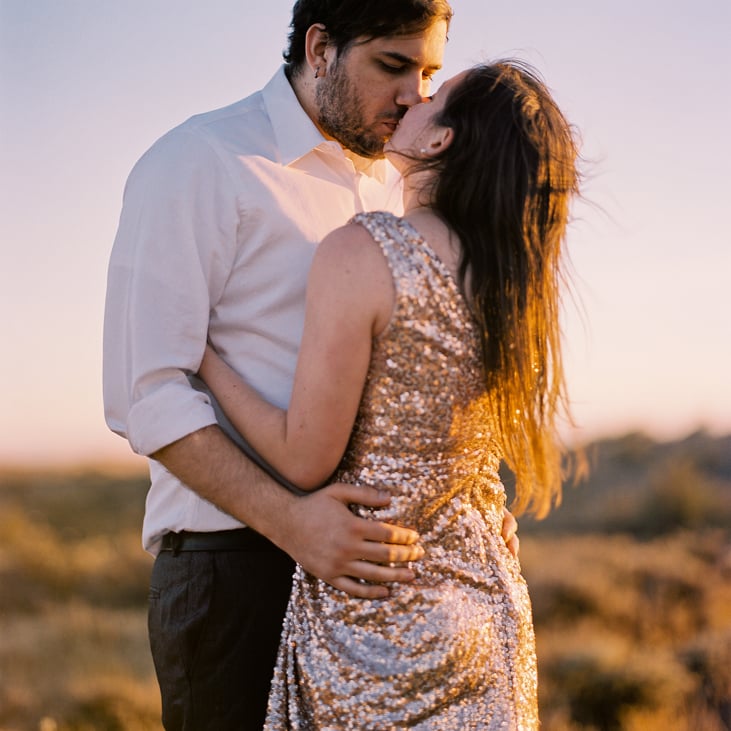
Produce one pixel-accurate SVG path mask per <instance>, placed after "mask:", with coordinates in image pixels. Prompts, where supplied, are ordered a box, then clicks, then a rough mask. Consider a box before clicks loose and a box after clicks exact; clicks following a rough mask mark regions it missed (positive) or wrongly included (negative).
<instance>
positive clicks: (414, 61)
mask: <svg viewBox="0 0 731 731" xmlns="http://www.w3.org/2000/svg"><path fill="white" fill-rule="evenodd" d="M381 54H382V55H383V56H388V57H389V58H390V59H392V60H393V61H398V62H399V63H402V64H404V65H406V66H419V65H420V63H419V59H418V58H413V57H412V56H405V55H404V54H403V53H399V52H398V51H381ZM426 68H428V69H429V70H430V71H439V69H440V68H442V64H440V63H433V64H430V65H429V66H427V67H426Z"/></svg>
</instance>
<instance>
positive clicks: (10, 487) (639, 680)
mask: <svg viewBox="0 0 731 731" xmlns="http://www.w3.org/2000/svg"><path fill="white" fill-rule="evenodd" d="M592 454H593V455H594V458H593V462H594V469H593V476H592V477H591V479H590V480H589V482H587V483H586V484H584V485H581V486H579V487H577V488H575V489H571V488H569V490H568V491H567V494H566V498H565V505H564V506H563V507H562V508H561V509H559V510H558V511H557V512H556V513H555V514H554V515H553V516H551V517H550V518H549V519H548V520H547V521H544V522H542V523H540V524H535V523H531V522H530V521H528V520H525V521H522V522H521V535H522V554H521V555H522V563H523V567H524V572H525V574H526V578H527V580H528V583H529V586H530V588H531V595H532V598H533V604H534V614H535V622H536V632H537V639H538V652H539V672H540V687H541V696H540V701H541V709H542V711H541V715H542V720H543V729H544V731H578V730H579V729H582V730H584V729H593V730H596V731H615V730H617V731H622V730H625V729H626V730H627V731H661V730H662V731H675V730H677V731H724V730H728V729H731V439H729V438H727V439H717V438H711V437H709V436H707V435H704V434H697V435H693V436H692V437H689V439H688V440H684V441H683V442H678V443H674V444H656V443H654V442H653V441H652V440H649V439H647V438H646V437H642V436H641V435H628V436H627V437H624V438H623V439H620V440H613V441H605V442H601V443H599V444H597V445H595V449H593V450H592ZM145 490H146V480H145V478H142V477H139V478H120V477H110V476H109V475H105V474H93V473H88V472H87V473H79V474H73V473H67V474H42V473H30V472H9V471H6V472H5V473H2V474H0V731H146V730H148V729H149V730H153V729H154V730H156V731H159V730H160V728H161V727H160V723H159V698H158V693H157V686H156V683H155V680H154V674H153V669H152V663H151V660H150V657H149V650H148V647H147V635H146V626H145V624H146V616H145V603H146V587H147V577H148V574H149V570H150V564H151V561H150V558H149V557H148V556H147V555H146V554H145V553H144V552H143V551H142V549H141V548H140V542H139V526H140V521H141V516H142V510H143V503H144V495H145Z"/></svg>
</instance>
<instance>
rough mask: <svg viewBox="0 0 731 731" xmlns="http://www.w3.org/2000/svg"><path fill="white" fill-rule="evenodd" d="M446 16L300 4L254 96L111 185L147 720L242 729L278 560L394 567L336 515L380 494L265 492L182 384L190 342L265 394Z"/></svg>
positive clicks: (393, 573)
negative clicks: (141, 491)
mask: <svg viewBox="0 0 731 731" xmlns="http://www.w3.org/2000/svg"><path fill="white" fill-rule="evenodd" d="M450 18H451V9H450V7H449V4H448V2H447V0H416V1H415V0H338V1H335V0H300V1H299V2H297V3H296V5H295V7H294V10H293V20H292V32H291V34H290V46H289V50H288V52H287V54H285V60H286V61H287V63H286V65H285V66H284V67H283V68H282V69H280V70H279V71H278V72H277V74H275V76H274V77H273V78H272V80H271V81H270V82H269V83H268V84H267V86H266V87H265V88H264V89H263V90H262V91H260V92H258V93H256V94H254V95H252V96H250V97H248V98H247V99H244V100H243V101H241V102H238V103H236V104H234V105H232V106H230V107H228V108H226V109H223V110H218V111H215V112H211V113H209V114H204V115H200V116H198V117H194V118H192V119H190V120H188V122H186V123H185V124H183V125H181V126H180V127H178V128H176V129H175V130H173V131H172V132H170V133H168V134H167V135H165V136H164V137H163V138H162V139H161V140H159V141H158V142H157V143H156V144H155V145H154V146H153V147H152V148H151V149H150V150H149V151H148V152H147V153H146V154H145V156H143V158H142V159H141V160H140V162H139V163H138V164H137V165H136V167H135V169H134V170H133V171H132V173H131V175H130V178H129V181H128V184H127V187H126V190H125V198H124V206H123V210H122V215H121V219H120V225H119V231H118V234H117V238H116V240H115V245H114V249H113V252H112V257H111V262H110V268H109V282H108V293H107V308H106V316H105V342H104V389H105V407H106V416H107V422H108V424H109V426H110V428H111V429H113V430H114V431H116V432H117V433H119V434H122V435H124V436H126V437H127V439H128V440H129V441H130V443H131V445H132V447H133V449H134V450H135V451H136V452H138V453H140V454H144V455H148V456H150V457H151V461H150V470H151V479H152V485H151V488H150V492H149V496H148V500H147V507H146V515H145V523H144V528H143V540H144V544H145V547H146V548H147V549H148V550H149V551H151V552H152V553H154V554H157V559H156V562H155V567H154V569H153V576H152V580H151V589H150V640H151V646H152V651H153V658H154V661H155V666H156V670H157V674H158V680H159V682H160V687H161V691H162V701H163V723H164V725H165V728H166V729H168V730H169V729H183V728H185V729H204V728H206V729H216V731H225V730H226V729H237V730H240V729H259V728H261V726H262V723H263V717H264V712H265V708H266V699H267V693H268V685H269V681H270V678H271V672H272V668H273V666H274V659H275V655H276V649H277V645H278V639H279V632H280V627H281V623H282V617H283V614H284V610H285V606H286V601H287V597H288V593H289V585H290V577H291V572H292V562H291V559H290V558H289V557H292V558H293V559H295V560H296V561H298V562H299V563H301V564H302V565H303V567H304V568H305V569H307V570H308V571H310V572H311V573H313V574H315V575H316V576H318V577H320V578H322V579H323V580H325V581H327V582H329V583H330V584H332V585H333V586H335V587H337V588H340V589H342V590H343V591H346V592H348V593H350V594H352V595H354V596H357V597H364V598H376V597H382V596H385V595H387V594H388V589H387V585H388V583H389V582H398V581H408V580H410V579H411V578H413V573H412V572H411V570H410V569H409V568H408V566H407V564H408V562H409V561H412V560H417V559H418V558H419V557H420V556H421V554H422V550H421V548H420V547H419V546H418V543H417V542H418V536H417V535H416V534H415V533H414V532H413V531H411V530H408V529H407V528H404V527H400V526H391V525H386V524H383V523H379V522H376V521H366V520H361V519H359V518H356V517H355V516H354V515H353V514H352V513H351V512H350V511H349V509H348V507H347V506H348V504H350V503H354V502H358V503H361V504H364V505H367V506H373V507H380V506H384V505H386V504H387V503H388V496H387V495H386V494H385V493H381V492H379V491H377V490H372V489H370V488H365V487H363V486H357V487H356V486H352V485H343V484H335V485H330V486H327V487H325V488H323V489H322V490H320V491H317V492H315V493H313V494H309V495H307V496H300V495H297V494H294V493H292V492H290V491H288V490H287V489H285V488H283V487H281V486H280V485H279V484H277V482H275V481H274V480H273V479H272V478H271V477H269V476H268V475H267V474H266V473H265V472H264V471H262V470H261V469H260V468H259V467H257V466H256V465H255V464H254V463H253V462H252V461H251V460H250V459H249V458H248V457H247V456H246V455H245V454H244V453H243V452H242V451H241V450H240V449H239V448H238V447H237V446H236V445H235V444H234V442H233V441H232V440H231V439H230V438H229V437H228V436H227V435H226V434H225V433H224V432H223V431H222V430H221V428H219V426H218V425H217V420H216V415H215V412H214V409H213V407H212V405H211V402H210V399H209V398H208V397H207V396H206V395H205V394H203V393H201V392H199V391H196V390H194V389H193V388H191V386H190V383H189V380H188V375H189V374H192V373H195V372H196V371H197V369H198V365H199V363H200V360H201V357H202V354H203V349H204V346H205V343H206V339H207V338H209V339H210V340H211V342H212V343H213V345H214V347H215V348H216V349H217V350H218V352H219V353H221V354H222V355H223V357H224V358H226V360H227V361H228V362H229V363H230V364H231V365H232V366H233V367H234V368H236V369H237V370H239V371H240V372H241V373H242V374H244V375H245V376H246V378H247V379H248V380H249V381H250V382H251V383H252V384H253V385H254V386H255V387H256V388H257V389H259V390H260V391H261V393H262V394H263V395H265V396H266V398H268V399H269V400H271V401H272V402H274V403H276V404H278V405H280V406H286V404H287V402H288V398H289V393H290V389H291V383H292V377H293V373H294V365H295V362H296V355H297V347H298V344H299V338H300V334H301V327H302V321H303V316H304V291H305V282H306V278H307V272H308V268H309V264H310V261H311V257H312V254H313V251H314V247H315V246H316V245H317V242H318V241H320V240H321V239H322V238H323V237H324V236H325V235H326V234H327V233H328V232H329V231H331V230H332V229H334V228H336V227H337V226H340V225H342V224H343V223H345V222H346V221H347V220H348V219H349V218H350V217H351V216H352V215H353V214H354V213H356V212H358V211H362V210H373V209H391V210H398V208H399V205H400V200H399V190H398V187H397V186H396V185H394V182H393V179H392V178H391V177H390V172H389V170H388V168H387V167H386V163H385V161H384V160H383V159H381V157H382V149H383V144H384V143H385V141H386V140H387V139H388V137H389V136H390V134H391V133H392V132H393V130H394V129H395V128H396V125H397V124H398V121H399V119H400V118H401V117H402V116H403V114H404V112H405V110H406V109H408V107H410V106H411V105H413V104H416V103H419V102H420V101H422V99H423V98H424V96H425V95H426V94H427V93H428V86H429V80H430V78H431V76H432V74H433V73H434V72H435V71H436V70H438V69H439V68H440V66H441V63H442V55H443V50H444V45H445V43H446V31H447V26H448V23H449V20H450ZM242 526H248V527H242ZM513 533H514V521H513V520H512V517H511V516H508V520H507V521H506V534H507V535H506V540H510V539H511V535H512V534H513ZM264 536H266V538H264ZM267 539H269V540H267ZM516 540H517V539H516V538H515V537H513V538H512V541H513V543H515V541H516Z"/></svg>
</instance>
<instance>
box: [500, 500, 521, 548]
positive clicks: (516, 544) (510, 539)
mask: <svg viewBox="0 0 731 731" xmlns="http://www.w3.org/2000/svg"><path fill="white" fill-rule="evenodd" d="M502 536H503V540H504V541H505V545H506V546H507V547H508V550H509V551H510V553H512V554H513V556H515V558H518V553H519V551H520V538H518V521H517V520H516V519H515V516H514V515H513V514H512V513H511V512H510V511H509V510H508V509H507V508H503V530H502Z"/></svg>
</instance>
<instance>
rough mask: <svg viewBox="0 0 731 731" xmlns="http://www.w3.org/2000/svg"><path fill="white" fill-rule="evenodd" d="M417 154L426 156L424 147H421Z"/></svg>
mask: <svg viewBox="0 0 731 731" xmlns="http://www.w3.org/2000/svg"><path fill="white" fill-rule="evenodd" d="M419 153H420V154H422V155H426V147H422V148H421V149H420V150H419Z"/></svg>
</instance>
